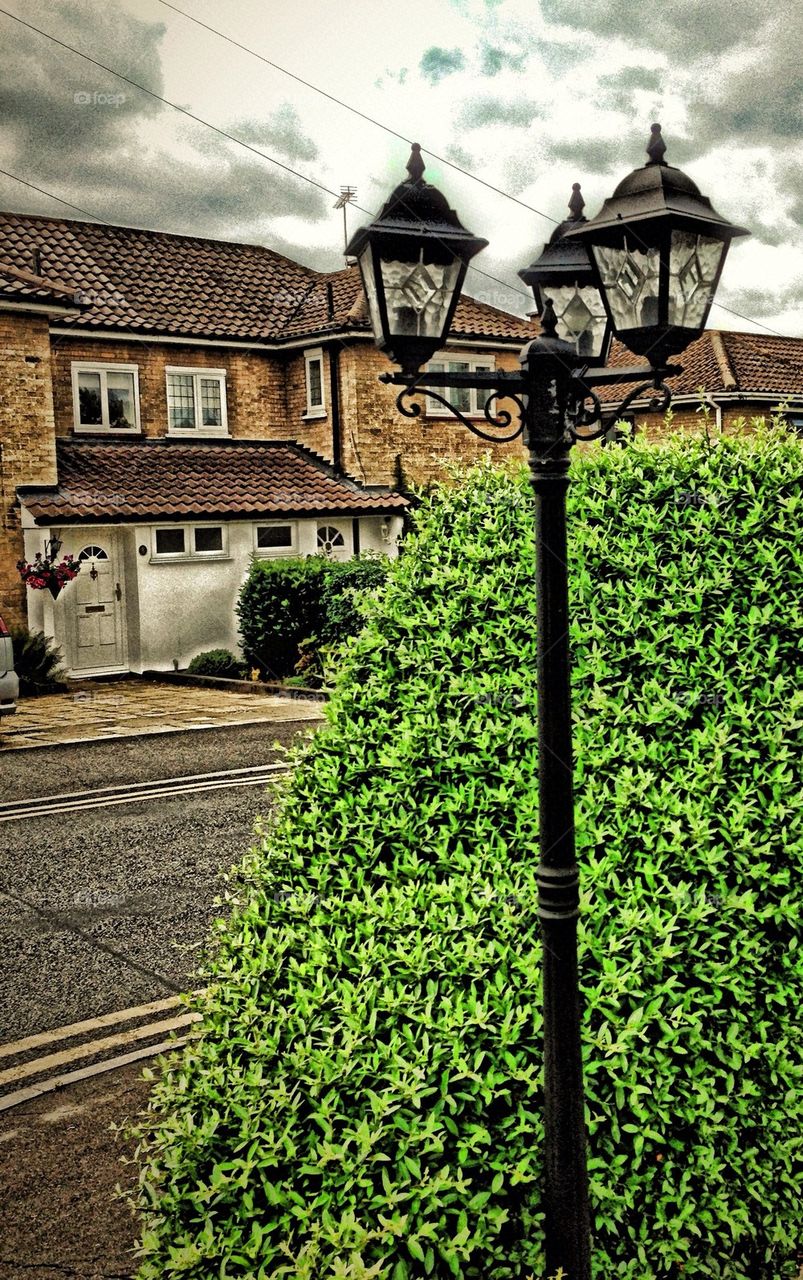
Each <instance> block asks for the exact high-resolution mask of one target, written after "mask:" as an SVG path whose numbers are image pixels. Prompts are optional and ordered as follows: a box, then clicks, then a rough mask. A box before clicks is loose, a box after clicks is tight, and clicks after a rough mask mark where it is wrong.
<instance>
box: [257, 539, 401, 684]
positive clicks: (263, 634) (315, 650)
mask: <svg viewBox="0 0 803 1280" xmlns="http://www.w3.org/2000/svg"><path fill="white" fill-rule="evenodd" d="M388 563H389V561H388V559H387V557H385V556H373V557H368V556H366V557H361V556H357V557H355V558H354V559H353V560H347V561H339V560H327V559H326V558H325V557H323V556H311V557H309V558H308V559H306V560H254V561H253V563H252V565H251V570H250V572H249V575H248V577H247V579H246V581H245V583H244V584H243V587H242V590H241V592H240V599H239V603H238V605H237V613H238V615H239V618H240V634H241V636H242V644H243V649H244V650H245V653H246V655H247V658H248V660H249V661H250V662H251V663H252V664H253V665H254V666H256V667H258V669H259V671H260V673H261V674H262V677H263V679H274V680H275V679H283V678H285V677H287V676H290V675H291V674H292V673H296V674H299V675H301V674H306V675H307V676H308V678H309V679H310V681H311V683H313V684H315V685H320V684H321V683H323V681H324V668H325V666H326V665H327V655H328V653H329V651H330V650H332V649H333V648H334V646H337V645H340V644H342V643H343V641H344V640H347V639H348V638H349V637H351V636H353V635H356V633H357V632H358V631H359V629H360V627H361V626H362V606H361V603H360V601H361V600H363V599H364V598H365V597H366V595H367V593H368V592H369V591H370V590H371V589H372V588H373V587H375V586H376V585H377V584H378V583H380V582H382V581H383V579H384V577H385V574H386V573H387V565H388Z"/></svg>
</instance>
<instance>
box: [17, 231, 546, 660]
mask: <svg viewBox="0 0 803 1280" xmlns="http://www.w3.org/2000/svg"><path fill="white" fill-rule="evenodd" d="M534 332H535V330H534V328H533V326H532V325H531V324H530V323H529V322H527V321H525V320H521V319H518V318H517V317H515V316H512V315H509V314H508V313H506V312H503V311H499V310H497V309H495V308H493V307H491V306H488V305H486V304H483V303H480V302H476V301H473V300H472V299H469V298H466V299H464V300H463V301H462V302H461V304H460V306H459V308H458V311H457V313H456V317H455V322H454V325H453V329H452V333H451V335H450V341H449V344H448V348H447V349H446V350H445V351H444V352H443V353H440V356H439V358H440V360H441V361H443V362H445V363H449V364H453V365H455V366H457V367H461V368H490V367H499V368H516V367H517V354H518V351H519V348H520V347H521V345H522V343H523V342H524V341H525V340H527V339H528V338H531V337H532V336H533V335H534ZM386 369H387V363H386V361H385V360H384V358H383V357H382V356H381V355H380V354H379V353H378V352H377V351H376V349H375V347H374V344H373V339H372V336H371V333H370V328H369V324H368V318H367V313H366V309H365V304H364V299H363V296H362V291H361V288H360V283H359V274H358V272H357V270H356V268H353V267H352V268H345V269H344V270H341V271H336V272H331V273H320V272H316V271H312V270H310V269H308V268H306V267H303V266H301V265H299V264H298V263H295V262H292V261H290V259H288V258H286V257H283V256H282V255H280V254H277V253H274V252H272V251H271V250H269V249H266V248H263V247H261V246H258V245H245V244H230V243H226V242H221V241H212V240H204V239H200V238H196V237H190V236H174V235H167V234H163V233H160V232H153V231H145V230H137V229H133V228H127V227H113V226H106V225H103V224H99V223H89V222H79V221H70V220H62V219H52V218H43V217H33V216H30V217H28V216H22V215H17V214H0V508H1V509H2V521H1V522H0V613H2V615H3V616H4V617H5V618H6V619H7V620H8V621H15V622H27V623H28V625H30V626H31V627H33V628H37V629H43V630H44V631H46V632H47V633H48V634H49V635H52V636H53V637H54V638H55V639H56V641H57V642H58V643H59V644H60V645H61V647H62V649H63V652H64V655H65V659H66V663H67V667H68V669H69V670H70V671H71V672H72V673H73V674H77V675H80V674H84V675H88V674H98V673H101V672H110V671H127V670H132V671H142V670H146V669H157V670H165V669H170V668H171V667H172V666H173V665H174V664H175V663H178V664H179V665H181V666H184V665H185V664H186V662H187V661H188V660H189V659H190V658H192V657H193V656H194V655H195V654H196V653H198V652H200V651H202V650H204V649H209V648H216V647H225V648H230V649H236V646H237V630H236V618H235V614H234V605H235V602H236V599H237V594H238V591H239V587H240V584H241V582H242V580H243V577H244V575H245V573H246V571H247V568H248V565H249V562H250V559H251V557H252V555H259V556H275V555H308V554H314V553H316V552H317V551H323V552H325V553H326V554H330V555H333V556H337V557H341V558H348V557H349V556H351V555H353V554H355V553H357V552H358V551H361V550H363V551H364V550H366V549H369V548H370V549H373V550H376V551H379V552H384V553H386V554H391V555H392V554H395V551H396V541H397V539H398V536H399V533H400V530H401V526H402V517H403V513H404V510H405V507H406V506H407V499H406V498H405V497H404V495H403V493H402V492H400V491H399V488H400V485H401V486H403V485H404V484H406V483H409V482H426V481H428V480H430V479H433V478H435V477H438V476H441V475H442V474H443V461H444V459H447V458H456V457H462V458H465V459H471V458H473V457H479V456H480V455H483V454H486V453H488V452H490V453H491V454H492V455H494V454H495V455H496V456H498V457H500V458H501V457H502V456H504V455H505V454H507V455H508V456H509V455H510V452H511V448H512V446H489V445H487V444H485V443H484V442H482V441H479V440H477V439H476V438H475V437H474V436H472V435H470V434H469V433H468V432H466V431H465V429H464V428H463V427H462V426H460V425H459V424H458V423H456V422H455V421H454V420H453V419H451V418H449V416H448V414H447V413H446V411H445V410H443V409H441V408H439V407H437V406H436V405H435V404H434V402H429V403H428V408H427V411H426V413H425V414H424V415H422V417H421V418H419V419H414V420H411V419H406V418H402V417H401V416H400V415H399V413H398V411H397V409H396V406H395V395H396V392H395V390H394V389H392V388H388V387H385V386H382V385H380V384H379V382H378V381H377V378H378V375H379V374H380V373H381V372H383V371H385V370H386ZM453 394H454V395H455V396H460V397H461V407H462V408H463V409H464V410H466V411H467V412H469V413H477V412H478V408H479V406H478V405H477V404H476V400H475V398H474V393H470V394H469V393H465V394H464V393H462V392H455V393H453ZM53 536H56V537H58V538H59V539H60V540H61V542H62V554H64V553H66V552H69V553H70V554H72V555H74V556H76V557H79V558H80V559H81V560H82V563H83V568H82V571H81V573H80V574H79V575H78V578H77V579H76V580H75V582H73V583H71V584H69V586H68V587H67V588H65V590H64V591H63V592H62V593H61V595H60V596H59V597H58V599H57V600H56V601H53V599H52V597H51V596H50V594H49V593H48V592H47V591H30V590H27V593H26V588H24V587H23V585H22V583H21V581H20V578H19V575H18V573H17V571H16V568H15V564H16V561H17V560H18V559H20V558H21V557H23V556H24V557H25V558H27V559H32V558H33V556H34V555H35V553H36V552H37V551H42V550H43V549H44V546H45V543H46V541H47V540H48V539H49V538H51V537H53ZM26 594H27V598H26Z"/></svg>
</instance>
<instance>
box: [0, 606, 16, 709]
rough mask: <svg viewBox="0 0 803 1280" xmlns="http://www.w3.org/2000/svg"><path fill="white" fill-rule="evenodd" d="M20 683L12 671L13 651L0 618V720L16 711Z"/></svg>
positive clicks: (5, 627)
mask: <svg viewBox="0 0 803 1280" xmlns="http://www.w3.org/2000/svg"><path fill="white" fill-rule="evenodd" d="M19 691H20V682H19V680H18V679H17V676H16V673H15V671H14V651H13V649H12V647H11V636H10V635H9V633H8V627H7V626H6V624H5V623H4V622H3V619H2V618H0V718H2V717H3V716H12V715H13V714H14V712H15V711H16V710H17V698H18V696H19Z"/></svg>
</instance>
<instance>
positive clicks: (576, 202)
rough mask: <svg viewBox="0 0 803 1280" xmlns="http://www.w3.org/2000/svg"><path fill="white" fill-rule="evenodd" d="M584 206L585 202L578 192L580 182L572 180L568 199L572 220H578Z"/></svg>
mask: <svg viewBox="0 0 803 1280" xmlns="http://www.w3.org/2000/svg"><path fill="white" fill-rule="evenodd" d="M585 207H586V202H585V200H584V199H583V197H582V195H581V194H580V183H579V182H573V183H572V194H571V199H570V200H569V212H570V213H571V215H572V222H579V221H580V219H581V218H582V216H583V210H584V209H585Z"/></svg>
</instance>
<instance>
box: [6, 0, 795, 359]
mask: <svg viewBox="0 0 803 1280" xmlns="http://www.w3.org/2000/svg"><path fill="white" fill-rule="evenodd" d="M159 3H160V4H163V5H165V7H166V8H168V9H174V10H175V12H176V13H179V14H181V15H182V16H183V17H185V18H187V19H189V21H191V22H195V23H196V24H197V25H198V26H201V27H204V28H206V30H208V31H210V32H212V34H213V35H217V36H219V37H220V39H222V40H225V41H226V42H227V43H229V44H232V45H235V46H236V47H237V48H239V49H242V50H244V51H245V52H246V53H250V54H252V55H253V56H254V57H255V58H258V59H259V61H261V62H264V63H266V64H267V65H268V66H271V67H274V68H275V69H276V70H278V71H281V72H282V73H283V74H285V75H287V76H290V77H291V78H292V79H293V80H297V81H298V82H299V83H300V84H303V85H305V86H306V87H307V88H310V89H312V90H314V92H316V93H320V94H321V95H322V96H323V97H325V98H329V99H330V100H331V101H332V102H335V103H337V104H338V105H339V106H342V107H344V108H345V109H346V110H347V111H352V112H354V114H355V115H358V116H361V117H362V119H364V120H366V121H368V122H369V123H370V124H373V125H375V126H376V127H377V128H379V129H383V130H385V131H386V132H387V133H391V134H393V136H394V137H397V138H399V139H401V141H403V142H408V141H409V140H408V139H407V138H405V137H404V135H403V134H400V133H397V132H396V131H395V130H394V129H391V128H390V127H389V126H388V125H384V124H382V123H381V122H380V121H378V120H374V119H373V117H371V116H369V115H366V114H365V113H364V112H361V111H359V110H357V108H356V107H351V106H349V104H348V103H345V102H341V100H340V99H339V98H335V97H334V96H333V95H332V94H329V93H327V92H326V91H325V90H324V89H319V88H318V86H317V85H314V84H312V83H311V82H310V81H307V80H304V79H302V77H301V76H297V75H295V73H294V72H291V71H287V70H286V69H285V68H284V67H281V66H279V64H278V63H274V62H271V61H270V59H268V58H265V57H264V56H263V55H262V54H259V53H257V52H256V51H255V50H253V49H250V48H249V47H248V46H247V45H243V44H240V43H239V42H238V41H236V40H234V39H233V38H232V37H231V36H227V35H226V34H225V32H222V31H218V30H217V28H215V27H212V26H209V25H208V24H207V23H205V22H201V21H200V20H199V19H197V18H194V17H193V16H192V14H188V13H186V12H185V11H184V10H183V9H179V8H178V7H177V6H176V5H174V4H171V3H169V0H159ZM0 13H1V14H3V15H4V16H5V17H7V18H11V19H12V21H14V22H17V23H19V24H20V26H23V27H27V28H28V30H29V31H33V32H35V33H36V34H37V35H39V36H42V37H43V38H44V39H46V40H50V41H52V43H53V44H56V45H59V46H60V47H61V48H62V49H66V50H68V52H70V53H74V54H75V55H76V56H77V57H79V58H83V59H84V60H85V61H86V62H89V63H91V64H92V66H95V67H99V68H100V69H101V70H102V71H106V72H108V73H109V75H112V76H115V77H116V78H117V79H118V80H122V81H123V82H124V83H125V84H129V85H131V87H132V88H134V89H138V90H139V91H140V92H141V93H144V94H147V95H148V97H150V98H153V99H155V100H156V101H157V102H161V103H162V104H163V106H166V107H170V108H171V109H172V110H173V111H178V112H179V113H180V114H181V115H184V116H187V117H188V119H190V120H193V121H194V122H195V123H196V124H200V125H203V126H204V127H205V128H207V129H211V130H212V131H213V132H214V133H216V134H218V136H219V137H222V138H226V139H227V140H228V141H229V142H233V143H235V144H236V145H237V146H239V147H243V148H244V149H245V150H246V151H250V152H251V153H252V154H253V155H256V156H258V157H259V158H260V159H261V160H267V161H268V163H269V164H273V165H276V166H277V167H278V168H279V169H283V170H284V171H285V172H286V173H289V174H292V176H293V177H295V178H299V179H300V180H301V181H303V182H307V183H309V184H310V185H311V186H313V187H316V188H317V189H318V190H319V191H323V192H324V193H325V194H326V195H330V196H335V197H336V198H337V199H338V201H339V200H340V198H341V195H342V188H341V192H340V193H338V192H336V191H333V190H332V188H331V187H327V186H326V185H325V184H324V183H322V182H318V181H317V180H316V179H315V178H310V177H309V176H308V175H307V174H305V173H300V172H299V171H298V170H297V169H294V168H293V167H292V166H291V165H288V164H285V163H284V162H283V161H281V160H277V159H276V158H275V156H270V155H268V154H267V152H265V151H261V150H260V149H259V148H258V147H255V146H253V145H252V144H251V143H249V142H245V141H244V140H243V139H242V138H238V137H236V136H235V135H234V134H232V133H229V132H228V131H227V130H226V129H221V128H220V127H219V126H218V125H216V124H213V123H212V122H211V121H210V120H205V119H204V118H203V117H202V116H199V115H196V114H195V113H194V112H192V111H190V110H188V109H187V108H186V107H182V106H180V105H179V104H178V103H177V102H171V101H170V99H169V98H165V97H163V96H162V95H161V94H159V93H156V92H154V90H153V89H149V88H147V86H146V85H143V84H140V83H139V81H137V80H133V79H132V78H131V77H130V76H126V75H124V74H123V72H122V71H117V70H116V69H115V68H114V67H110V66H108V65H107V64H106V63H104V62H100V61H99V60H98V59H97V58H93V57H91V56H90V54H88V53H84V51H83V50H82V49H77V48H76V47H75V46H74V45H71V44H68V43H67V42H66V41H65V40H60V39H59V38H58V36H54V35H52V34H51V33H50V32H49V31H43V30H42V29H41V28H40V27H36V26H34V25H33V23H31V22H26V21H25V19H24V18H20V17H19V16H18V15H17V14H15V13H11V12H10V10H8V9H3V8H0ZM427 154H428V155H431V156H432V157H433V159H435V160H438V161H439V162H441V163H443V164H446V165H449V167H450V168H452V169H455V170H457V171H458V172H459V173H462V174H465V176H466V177H469V178H474V179H475V181H477V182H480V183H481V184H482V185H483V186H485V187H487V188H488V189H489V190H491V191H494V192H496V194H497V195H500V196H503V197H505V199H508V200H513V201H514V202H515V203H516V204H520V205H522V206H523V208H525V209H529V210H530V212H531V213H536V214H538V215H539V216H540V217H542V218H546V219H547V220H548V221H550V222H553V223H556V222H557V220H556V219H555V218H551V217H550V216H549V215H548V214H545V213H542V212H541V210H540V209H535V208H534V207H533V206H532V205H528V204H525V203H524V201H522V200H519V199H518V198H517V197H516V196H511V195H510V194H509V193H508V192H506V191H502V190H501V189H500V188H499V187H495V186H493V185H492V184H491V183H489V182H485V181H484V180H483V179H482V178H478V177H477V175H476V174H471V173H469V172H468V171H467V170H465V169H461V168H460V167H459V165H455V164H452V162H451V161H450V160H446V159H444V158H443V157H440V156H437V155H436V154H435V152H433V151H428V152H427ZM0 173H3V174H4V175H5V176H6V177H8V178H11V179H12V180H13V181H14V182H19V183H22V184H23V185H24V186H27V187H30V188H31V189H32V190H34V191H38V192H40V193H41V194H42V195H45V196H48V197H49V198H50V199H52V200H56V201H58V202H59V203H60V204H63V205H65V206H66V207H68V208H71V209H75V210H76V211H77V212H78V213H83V214H85V215H86V216H87V217H90V218H93V219H95V220H97V221H98V222H103V221H105V219H103V218H101V217H100V216H99V215H98V214H93V213H89V212H88V210H86V209H82V208H81V207H80V206H79V205H75V204H72V203H71V202H70V201H69V200H64V199H62V197H61V196H57V195H53V194H52V193H51V192H48V191H45V190H44V189H43V188H41V187H37V186H36V185H35V184H34V183H32V182H27V181H26V180H25V179H24V178H20V177H18V176H17V175H16V174H13V173H9V172H8V171H7V170H4V169H0ZM352 203H353V204H354V208H355V209H359V210H360V212H361V213H364V214H366V215H367V216H368V217H369V218H374V217H375V216H376V215H375V214H374V213H372V212H371V210H370V209H366V208H364V207H363V206H362V205H359V204H357V203H356V201H353V202H352ZM468 269H469V271H473V272H474V273H475V274H476V275H479V276H482V277H483V278H484V279H486V280H490V281H491V282H492V283H493V284H498V285H501V286H502V288H503V289H507V290H508V291H509V292H510V293H515V294H517V295H518V296H519V297H522V298H526V300H527V301H528V302H530V301H531V299H530V295H529V294H527V293H524V291H523V290H522V289H520V288H518V287H517V286H516V285H513V284H510V283H509V282H508V281H506V280H502V279H500V278H499V277H498V276H494V275H491V274H490V272H488V271H483V269H482V268H481V267H477V266H475V265H474V264H473V263H470V264H469V268H468ZM713 306H715V307H718V308H719V310H721V311H724V312H726V314H728V315H732V316H736V317H737V319H739V320H745V321H746V322H747V323H748V324H755V325H757V326H758V327H759V328H760V329H764V330H765V332H767V333H771V334H774V335H775V336H776V337H778V338H783V337H787V336H788V335H786V334H782V333H780V332H779V331H778V330H777V329H773V328H771V327H770V326H769V325H766V324H764V323H763V322H762V321H761V320H756V319H755V318H754V317H752V316H746V315H743V314H742V313H741V312H740V311H735V310H733V308H731V307H726V306H725V304H724V303H722V302H716V301H714V303H713Z"/></svg>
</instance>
